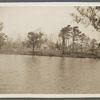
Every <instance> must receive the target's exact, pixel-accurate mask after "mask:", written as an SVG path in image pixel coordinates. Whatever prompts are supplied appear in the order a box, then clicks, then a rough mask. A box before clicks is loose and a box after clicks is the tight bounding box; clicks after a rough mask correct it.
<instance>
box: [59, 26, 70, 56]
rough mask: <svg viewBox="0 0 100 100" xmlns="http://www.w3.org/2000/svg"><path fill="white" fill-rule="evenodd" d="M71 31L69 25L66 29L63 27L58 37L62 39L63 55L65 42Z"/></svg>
mask: <svg viewBox="0 0 100 100" xmlns="http://www.w3.org/2000/svg"><path fill="white" fill-rule="evenodd" d="M71 30H72V27H71V26H70V25H67V27H64V28H62V29H61V30H60V33H59V37H61V38H62V49H63V54H64V53H65V40H66V39H68V38H69V36H70V35H69V34H70V32H71Z"/></svg>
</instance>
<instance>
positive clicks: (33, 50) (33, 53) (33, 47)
mask: <svg viewBox="0 0 100 100" xmlns="http://www.w3.org/2000/svg"><path fill="white" fill-rule="evenodd" d="M33 54H34V44H33Z"/></svg>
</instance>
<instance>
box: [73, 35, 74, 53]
mask: <svg viewBox="0 0 100 100" xmlns="http://www.w3.org/2000/svg"><path fill="white" fill-rule="evenodd" d="M73 53H74V36H73Z"/></svg>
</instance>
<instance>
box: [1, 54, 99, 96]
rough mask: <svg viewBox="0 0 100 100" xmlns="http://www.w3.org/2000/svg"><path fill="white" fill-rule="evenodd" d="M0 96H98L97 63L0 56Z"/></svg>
mask: <svg viewBox="0 0 100 100" xmlns="http://www.w3.org/2000/svg"><path fill="white" fill-rule="evenodd" d="M0 93H1V94H80V93H81V94H86V93H89V94H92V93H96V94H99V93H100V60H99V59H90V58H67V57H47V56H29V55H0Z"/></svg>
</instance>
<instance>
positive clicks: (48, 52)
mask: <svg viewBox="0 0 100 100" xmlns="http://www.w3.org/2000/svg"><path fill="white" fill-rule="evenodd" d="M0 54H14V55H38V56H55V57H72V58H100V55H99V54H97V55H96V54H92V53H78V52H75V53H72V52H66V53H65V54H62V51H61V50H35V51H34V53H33V51H32V50H31V49H30V50H26V51H22V50H20V51H19V50H17V51H15V50H3V51H0Z"/></svg>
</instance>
